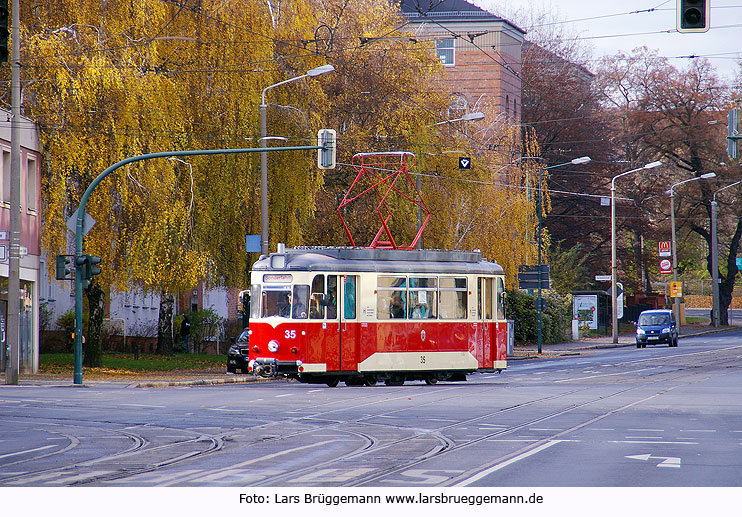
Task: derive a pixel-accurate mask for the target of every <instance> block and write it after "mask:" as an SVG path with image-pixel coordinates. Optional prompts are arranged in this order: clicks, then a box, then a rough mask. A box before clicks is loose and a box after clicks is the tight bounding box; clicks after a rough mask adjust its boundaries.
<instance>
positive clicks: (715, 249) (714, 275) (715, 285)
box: [711, 180, 742, 327]
mask: <svg viewBox="0 0 742 517" xmlns="http://www.w3.org/2000/svg"><path fill="white" fill-rule="evenodd" d="M740 183H742V180H740V181H735V182H734V183H731V184H729V185H727V186H726V187H722V188H720V189H719V190H717V191H716V192H714V197H713V199H712V200H711V279H712V280H711V282H712V283H711V298H712V300H713V302H712V305H711V313H712V314H711V316H712V320H713V325H714V327H718V326H719V325H720V322H719V316H720V315H719V310H720V308H719V239H718V236H717V231H718V226H717V220H716V208H717V204H716V194H718V193H719V192H721V191H722V190H726V189H728V188H729V187H733V186H735V185H739V184H740Z"/></svg>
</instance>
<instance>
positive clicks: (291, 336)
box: [283, 330, 296, 339]
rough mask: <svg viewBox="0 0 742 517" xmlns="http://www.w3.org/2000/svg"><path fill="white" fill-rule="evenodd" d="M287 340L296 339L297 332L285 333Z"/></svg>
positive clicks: (289, 331) (288, 331)
mask: <svg viewBox="0 0 742 517" xmlns="http://www.w3.org/2000/svg"><path fill="white" fill-rule="evenodd" d="M283 335H284V336H285V337H286V339H296V330H287V331H285V332H284V333H283Z"/></svg>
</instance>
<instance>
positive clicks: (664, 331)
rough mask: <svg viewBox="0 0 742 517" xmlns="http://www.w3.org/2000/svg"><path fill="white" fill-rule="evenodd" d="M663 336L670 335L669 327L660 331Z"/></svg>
mask: <svg viewBox="0 0 742 517" xmlns="http://www.w3.org/2000/svg"><path fill="white" fill-rule="evenodd" d="M662 333H663V334H669V333H670V327H666V328H663V329H662Z"/></svg>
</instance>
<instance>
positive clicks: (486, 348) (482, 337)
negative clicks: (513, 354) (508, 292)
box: [476, 277, 497, 368]
mask: <svg viewBox="0 0 742 517" xmlns="http://www.w3.org/2000/svg"><path fill="white" fill-rule="evenodd" d="M477 284H478V287H479V289H478V290H477V294H478V300H477V301H478V316H479V318H478V319H479V327H480V328H479V330H478V332H477V338H476V343H477V361H478V362H479V366H480V367H483V368H492V361H493V360H494V357H495V352H496V338H497V336H496V332H497V331H496V326H495V323H494V322H493V319H494V305H493V301H494V300H493V296H494V293H493V291H494V289H493V279H492V278H485V277H479V279H478V282H477Z"/></svg>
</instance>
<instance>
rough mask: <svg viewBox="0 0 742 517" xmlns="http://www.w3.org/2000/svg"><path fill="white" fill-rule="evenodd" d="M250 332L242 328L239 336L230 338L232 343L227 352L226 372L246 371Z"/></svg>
mask: <svg viewBox="0 0 742 517" xmlns="http://www.w3.org/2000/svg"><path fill="white" fill-rule="evenodd" d="M249 355H250V334H249V332H248V330H247V329H243V331H242V332H241V333H240V335H239V337H238V338H237V339H236V340H235V338H232V345H231V346H230V347H229V352H227V372H229V373H237V370H239V371H240V372H242V373H247V363H248V361H249V360H250V359H249Z"/></svg>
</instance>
